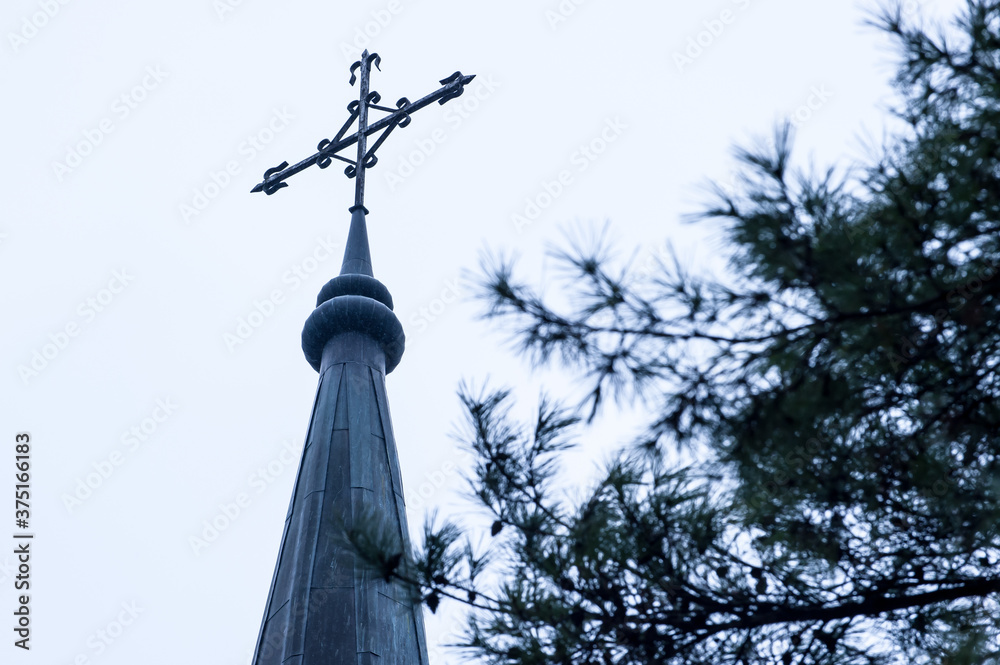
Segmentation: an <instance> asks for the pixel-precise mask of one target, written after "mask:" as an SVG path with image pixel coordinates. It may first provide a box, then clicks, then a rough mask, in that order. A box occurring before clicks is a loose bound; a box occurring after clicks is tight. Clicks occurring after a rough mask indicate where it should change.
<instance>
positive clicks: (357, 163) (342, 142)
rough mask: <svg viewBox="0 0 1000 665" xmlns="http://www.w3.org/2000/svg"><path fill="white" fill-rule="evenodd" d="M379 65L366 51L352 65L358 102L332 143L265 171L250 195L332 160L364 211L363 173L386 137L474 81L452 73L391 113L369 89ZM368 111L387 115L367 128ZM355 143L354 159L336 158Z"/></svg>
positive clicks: (275, 187)
mask: <svg viewBox="0 0 1000 665" xmlns="http://www.w3.org/2000/svg"><path fill="white" fill-rule="evenodd" d="M380 62H381V58H380V57H379V55H378V54H377V53H368V51H367V50H365V52H364V53H362V54H361V60H359V61H357V62H355V63H354V64H353V65H351V85H354V84H355V82H357V81H358V80H359V79H360V81H361V88H360V91H359V95H358V101H356V102H351V103H350V104H348V106H347V110H348V111H349V112H350V117H349V118H348V119H347V122H345V123H344V125H343V126H342V127H341V128H340V131H339V132H337V134H336V136H334V137H333V138H332V139H323V140H322V141H320V142H319V144H318V145H317V146H316V149H317V150H318V152H316V153H315V154H313V155H312V156H310V157H307V158H306V159H303V160H302V161H301V162H299V163H297V164H294V165H292V166H289V165H288V162H282V163H281V164H279V165H278V166H275V167H274V168H270V169H268V170H266V171H265V172H264V179H263V180H262V181H261V182H260V183H258V184H257V186H255V187H254V188H253V189H252V190H250V191H252V192H264V193H265V194H268V195H270V194H274V193H275V192H276V191H278V190H279V189H281V188H283V187H288V183H287V182H285V180H287V179H288V178H290V177H292V176H293V175H295V174H296V173H299V172H301V171H304V170H305V169H307V168H309V167H310V166H312V165H313V164H316V165H317V166H319V167H320V168H321V169H325V168H326V167H328V166H330V164H331V162H332V160H334V159H339V160H341V161H343V162H347V168H345V169H344V173H345V174H346V175H347V177H348V178H357V181H356V182H355V185H354V207H364V204H365V171H366V170H367V169H370V168H371V167H373V166H375V164H376V163H378V157H377V156H376V155H375V151H376V150H378V148H379V146H381V145H382V143H383V142H384V141H385V140H386V138H387V137H388V136H389V134H390V133H392V131H393V130H394V129H395V128H396V127H406V126H407V125H408V124H410V119H411V118H410V115H411V114H412V113H414V112H416V111H419V110H420V109H422V108H424V107H425V106H429V105H430V104H432V103H434V102H437V103H438V104H444V103H446V102H448V101H449V100H452V99H454V98H456V97H458V96H460V95H461V94H462V93H463V92H464V90H465V86H466V85H468V84H469V83H470V82H471V81H472V79H474V78H475V74H472V75H468V76H467V75H464V74H462V72H455V73H454V74H452V75H451V76H449V77H447V78H444V79H441V80H440V81H439V83H441V84H442V85H441V87H440V88H438V89H437V90H435V91H434V92H432V93H431V94H429V95H427V96H426V97H422V98H420V99H418V100H417V101H415V102H411V101H410V100H408V99H407V98H406V97H401V98H400V99H399V101H397V102H396V108H394V109H393V108H389V107H385V106H378V103H379V102H380V101H381V99H382V97H381V95H379V94H378V92H374V91H371V90H370V89H369V88H370V81H371V68H372V65H375V68H376V69H378V66H379V63H380ZM358 70H360V76H359V75H358ZM369 109H375V110H377V111H382V112H385V113H388V115H386V116H384V117H382V118H380V119H379V120H376V121H375V122H373V123H372V124H368V111H369ZM355 120H357V121H358V130H357V131H356V132H354V133H353V134H351V135H350V136H348V137H346V138H345V137H344V134H345V133H346V132H347V130H348V128H349V127H350V126H351V125H352V124H353V123H354V121H355ZM377 132H382V134H381V135H380V136H379V137H378V138H377V139H376V140H375V143H374V144H373V145H372V147H371V148H368V137H369V136H371V135H372V134H375V133H377ZM355 143H356V144H357V146H358V148H357V156H356V157H355V158H354V159H348V158H347V157H344V156H343V155H340V154H338V153H340V152H341V151H342V150H344V149H345V148H349V147H350V146H352V145H354V144H355Z"/></svg>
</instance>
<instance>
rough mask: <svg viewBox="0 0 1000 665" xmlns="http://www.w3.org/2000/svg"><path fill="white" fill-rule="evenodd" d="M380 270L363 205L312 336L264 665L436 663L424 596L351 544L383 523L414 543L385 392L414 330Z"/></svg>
mask: <svg viewBox="0 0 1000 665" xmlns="http://www.w3.org/2000/svg"><path fill="white" fill-rule="evenodd" d="M371 272H372V271H371V259H370V257H369V250H368V239H367V232H366V229H365V213H364V209H363V208H355V209H354V210H353V212H352V219H351V231H350V233H349V236H348V242H347V246H346V248H345V251H344V264H343V269H342V270H341V274H340V275H339V276H338V277H335V278H333V279H332V280H330V281H329V282H328V283H327V284H326V285H325V286H324V287H323V289H322V290H321V291H320V294H319V297H318V298H317V306H316V309H315V310H313V312H312V314H311V315H310V316H309V318H308V319H307V321H306V325H305V328H304V330H303V331H302V348H303V351H304V352H305V355H306V359H307V360H308V361H309V363H310V364H311V365H312V366H313V367H314V368H315V369H317V371H319V388H318V390H317V393H316V402H315V405H314V407H313V414H312V419H311V422H310V423H309V431H308V434H307V435H306V443H305V448H304V449H303V452H302V462H301V464H300V466H299V471H298V476H297V478H296V481H295V489H294V490H293V492H292V500H291V505H290V506H289V509H288V516H287V517H286V519H285V528H284V532H283V534H282V538H281V549H280V551H279V553H278V562H277V565H276V566H275V571H274V578H273V580H272V582H271V591H270V593H269V594H268V599H267V606H266V609H265V611H264V619H263V622H262V624H261V629H260V634H259V637H258V641H257V648H256V652H255V654H254V660H253V664H254V665H288V664H289V663H294V664H295V665H321V664H322V665H327V664H337V665H339V664H340V663H350V664H351V665H354V664H355V663H364V664H370V665H374V664H375V663H378V664H379V665H389V664H392V665H427V645H426V642H425V636H424V623H423V614H422V612H423V610H422V607H421V603H420V598H419V596H416V597H415V596H414V595H413V594H412V593H411V591H410V590H409V589H408V588H406V586H405V585H403V584H402V583H401V582H399V581H398V580H392V581H386V580H384V579H382V578H379V577H377V576H375V575H373V573H372V571H371V570H370V569H369V568H367V567H366V566H365V565H364V564H363V563H362V562H361V561H359V560H358V559H357V558H356V556H355V555H354V554H353V552H352V551H350V549H349V548H348V547H347V546H346V545H345V543H344V540H343V537H342V534H343V531H344V529H350V528H352V527H353V526H355V525H356V524H357V522H358V520H360V519H370V518H371V517H372V516H375V517H376V518H377V519H378V520H379V521H380V522H381V523H382V526H383V527H384V528H386V529H387V530H388V532H389V534H390V537H391V538H392V539H393V540H394V541H395V542H397V543H398V544H399V547H400V550H401V551H402V550H404V549H408V548H409V533H408V530H407V522H406V508H405V506H404V504H403V487H402V478H401V475H400V470H399V458H398V455H397V452H396V440H395V436H394V434H393V429H392V422H391V419H390V417H389V402H388V398H387V395H386V389H385V375H386V373H388V372H391V371H392V369H393V368H394V367H395V366H396V364H397V363H398V362H399V359H400V358H401V356H402V352H403V344H404V337H403V328H402V326H401V325H400V323H399V320H398V319H397V318H396V315H395V314H393V312H392V298H391V297H390V295H389V291H388V289H386V288H385V286H383V285H382V283H381V282H379V281H378V280H377V279H375V278H374V277H373V276H372V275H371Z"/></svg>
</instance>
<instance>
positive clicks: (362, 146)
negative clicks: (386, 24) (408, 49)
mask: <svg viewBox="0 0 1000 665" xmlns="http://www.w3.org/2000/svg"><path fill="white" fill-rule="evenodd" d="M373 61H374V62H375V63H376V67H377V66H378V54H376V55H375V56H374V57H372V56H369V54H368V49H365V51H364V53H362V54H361V92H360V95H359V105H358V160H357V162H356V164H357V175H356V176H355V177H356V178H357V180H356V181H355V182H354V207H362V208H363V207H364V206H365V171H366V170H367V167H366V164H365V157H366V154H365V153H366V152H367V151H368V135H367V134H366V133H365V132H366V131H367V130H368V101H369V100H368V88H369V87H370V85H371V73H372V62H373Z"/></svg>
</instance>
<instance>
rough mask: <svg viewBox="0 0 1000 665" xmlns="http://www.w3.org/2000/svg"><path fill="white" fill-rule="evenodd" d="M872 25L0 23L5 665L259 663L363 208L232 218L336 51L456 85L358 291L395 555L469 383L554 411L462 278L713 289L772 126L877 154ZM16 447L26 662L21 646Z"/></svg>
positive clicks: (706, 17)
mask: <svg viewBox="0 0 1000 665" xmlns="http://www.w3.org/2000/svg"><path fill="white" fill-rule="evenodd" d="M959 4H961V3H959V2H956V1H953V0H925V1H924V2H917V1H916V0H910V1H909V2H906V3H905V6H906V7H905V8H906V11H907V13H908V14H910V15H916V14H920V13H922V14H925V15H927V16H929V17H934V16H942V15H948V14H949V13H951V12H952V11H954V9H955V8H956V7H957V6H958V5H959ZM873 7H874V3H872V2H863V3H860V4H855V3H851V2H839V1H838V2H803V1H802V0H704V1H702V2H678V1H673V2H644V3H643V2H630V1H623V2H609V1H607V0H604V1H602V0H562V1H561V2H560V1H559V0H543V1H541V2H539V1H537V0H532V1H530V2H529V1H528V0H512V1H508V2H502V3H501V2H491V3H480V2H467V1H466V2H458V1H454V0H452V1H436V2H435V1H432V0H419V1H418V0H361V1H360V2H356V3H351V4H349V5H347V4H344V3H318V2H304V1H292V2H286V3H275V2H268V3H265V2H262V1H261V0H175V1H174V2H170V3H166V2H162V3H155V4H151V3H138V2H137V3H112V2H109V1H108V0H99V1H97V2H89V3H87V2H75V1H70V0H6V1H5V3H4V9H3V13H2V21H0V27H2V34H3V35H4V39H3V44H2V46H0V54H2V55H0V72H2V74H0V76H2V89H3V91H4V102H3V109H4V110H3V113H4V125H5V126H6V127H7V130H6V132H5V135H4V138H3V140H2V145H3V164H2V166H0V169H2V173H3V182H4V199H3V208H2V209H3V212H2V213H0V279H2V281H3V283H4V285H5V287H4V289H3V291H2V298H3V306H2V310H0V311H2V316H3V319H4V325H3V338H2V345H0V348H2V356H0V357H2V363H0V404H2V408H0V424H2V426H0V437H2V438H3V441H4V443H3V445H2V446H0V469H4V471H3V472H2V473H0V496H3V497H7V498H6V499H5V500H4V501H3V502H2V505H4V506H7V510H8V511H9V513H8V515H5V516H2V519H4V520H9V521H7V522H3V523H4V524H7V525H8V526H6V527H3V528H0V540H5V541H7V542H8V543H9V545H0V616H4V617H7V618H6V619H5V620H4V622H0V634H4V635H7V638H6V639H5V640H4V643H3V644H2V646H0V661H2V662H4V663H15V664H22V663H32V664H42V663H44V664H45V665H70V664H75V665H86V664H100V665H125V664H128V665H132V664H134V663H144V664H147V665H160V664H163V665H167V664H175V663H189V662H191V663H194V662H203V663H215V664H219V665H244V664H245V663H247V661H248V660H249V657H250V653H251V650H252V648H253V645H254V641H255V639H256V637H257V633H258V630H259V627H260V621H261V614H262V612H263V609H264V604H265V602H266V599H267V592H268V588H269V584H270V582H271V575H272V572H273V569H274V563H275V558H276V555H277V548H278V544H279V539H280V536H281V530H282V524H283V521H284V518H285V514H286V511H287V509H288V501H289V498H290V496H291V489H292V483H293V480H294V476H295V469H296V465H297V463H298V456H299V453H300V451H301V446H302V442H303V439H304V436H305V431H306V426H307V424H308V418H309V413H310V409H311V405H312V399H313V396H314V391H315V387H316V380H317V376H316V373H315V372H314V371H313V370H312V369H311V368H310V367H309V365H308V364H307V363H306V362H305V360H304V358H303V356H302V351H301V349H300V334H301V330H302V325H303V323H304V321H305V319H306V317H307V316H308V314H309V312H310V311H311V310H312V308H313V306H314V304H315V297H316V293H317V292H318V291H319V289H320V287H321V286H322V285H323V284H324V283H325V282H326V281H327V280H328V279H329V278H331V277H333V276H334V275H336V274H337V273H338V271H339V267H340V260H341V253H342V251H343V242H344V240H345V239H346V232H347V225H348V221H349V213H348V208H349V206H350V205H351V203H352V194H353V181H350V180H348V179H347V178H346V177H344V175H343V171H342V169H340V168H330V169H327V170H325V171H320V170H318V169H315V168H314V169H310V170H309V171H307V172H305V173H302V174H300V175H298V176H295V177H294V178H293V179H292V180H291V181H290V183H291V185H290V187H289V188H287V189H284V190H282V191H280V192H279V193H278V194H277V195H275V196H272V197H266V196H264V195H263V194H252V195H251V194H250V193H249V190H250V189H251V187H253V185H254V184H256V183H257V182H258V181H259V180H260V176H261V175H262V173H263V172H264V170H265V169H267V168H270V167H272V166H275V165H277V164H279V163H280V162H282V161H283V160H288V161H289V162H293V163H294V162H295V161H298V160H299V159H302V158H304V157H306V156H308V155H309V154H311V153H312V152H313V151H314V149H315V147H316V143H317V142H318V141H319V140H320V139H322V138H328V137H330V136H332V135H333V134H335V133H336V131H337V129H338V128H339V127H340V125H341V124H342V123H343V122H344V120H345V118H346V113H347V112H346V105H347V104H348V103H349V102H350V101H351V99H352V98H353V96H354V95H355V94H356V88H352V87H350V86H349V85H348V78H349V69H348V68H349V66H350V64H351V62H353V61H354V60H355V59H356V58H357V56H358V54H359V52H360V49H362V48H364V47H366V46H367V47H368V48H370V49H372V50H374V51H377V52H378V53H379V54H380V55H381V57H382V71H381V72H377V71H376V72H374V75H373V81H372V87H373V89H375V90H378V91H379V92H380V93H381V94H382V96H383V104H389V105H391V104H392V103H393V102H395V100H396V99H398V98H399V97H402V96H406V97H409V98H410V99H411V100H415V99H417V98H419V97H421V96H423V95H425V94H427V93H429V92H432V91H433V90H435V89H437V88H438V86H439V84H438V80H439V79H441V78H444V77H446V76H448V75H450V74H451V73H452V72H454V71H455V70H461V71H462V72H463V73H465V74H476V79H475V81H474V82H473V83H472V84H471V85H470V86H469V88H468V89H467V90H466V94H465V95H464V96H463V97H460V98H458V99H456V100H453V101H451V102H449V104H448V105H446V106H443V107H441V106H438V105H433V106H431V107H428V108H426V109H424V110H422V111H420V112H419V113H417V114H415V115H414V119H413V122H412V124H411V125H410V126H409V127H407V128H405V129H401V130H397V131H396V132H394V133H393V135H392V136H391V137H390V140H388V141H387V143H386V144H385V145H384V146H383V147H382V148H381V150H380V153H379V158H380V160H379V163H378V165H377V166H376V167H375V168H374V169H373V170H371V171H370V172H369V173H368V196H367V206H368V208H369V210H370V211H371V214H370V215H369V218H368V222H369V231H370V238H371V248H372V256H373V263H374V270H375V276H376V277H377V278H379V279H380V280H381V281H382V282H383V283H384V284H386V285H387V286H388V287H389V289H390V291H391V292H392V294H393V298H394V300H395V303H396V312H397V314H398V315H399V318H400V320H401V321H402V323H403V325H404V328H405V331H406V335H407V350H406V352H405V354H404V356H403V359H402V362H401V364H400V365H399V367H398V369H397V370H396V371H394V372H393V373H392V374H391V375H390V376H389V378H388V391H389V400H390V404H391V408H392V416H393V420H394V425H395V433H396V439H397V445H398V447H399V455H400V460H401V465H402V473H403V481H404V487H405V490H406V494H407V504H408V505H407V508H408V513H409V519H410V527H411V531H416V530H417V529H419V528H420V526H421V525H422V523H423V519H424V515H425V513H426V512H427V511H428V510H429V509H431V508H433V507H435V506H437V507H444V508H445V509H446V510H449V512H450V513H451V514H453V515H454V514H458V511H459V510H460V508H458V507H459V506H462V505H463V504H462V502H461V501H459V500H456V499H455V490H457V489H461V488H462V487H463V482H462V478H461V469H462V467H463V464H462V460H463V457H462V455H461V453H460V451H459V449H458V447H457V445H456V443H455V442H454V440H453V439H452V438H450V437H449V433H450V432H452V431H453V430H454V426H455V423H456V422H458V421H459V419H460V415H461V413H460V410H459V405H458V401H457V399H456V397H455V391H456V388H457V386H458V384H459V382H460V381H462V380H463V379H466V380H469V381H473V382H475V383H477V384H482V383H483V382H484V381H485V380H486V379H487V377H489V378H490V381H491V383H492V384H494V385H511V386H514V387H516V388H517V395H518V398H519V402H520V403H521V404H522V405H524V406H525V407H526V408H529V407H531V406H532V404H533V403H534V402H535V401H536V400H537V397H538V392H539V389H540V386H541V385H542V384H545V385H548V386H551V388H552V391H553V392H556V393H557V394H559V393H560V392H562V391H564V390H566V387H567V385H568V384H567V380H566V379H565V378H564V377H560V376H546V375H544V374H542V373H538V372H532V371H531V368H530V367H528V366H527V364H526V362H525V361H523V360H522V359H519V358H517V357H516V355H515V354H514V353H512V351H511V350H510V349H509V348H508V347H507V346H506V345H505V343H504V339H505V338H504V337H503V336H501V335H499V334H497V333H496V332H495V331H494V330H493V329H492V327H491V326H488V325H486V324H483V323H482V322H480V321H478V320H477V312H478V311H479V308H478V306H477V305H476V303H475V302H472V301H470V300H469V299H468V296H469V294H470V289H469V286H468V283H467V281H465V280H463V271H466V270H469V269H473V270H474V269H475V266H476V264H477V262H478V258H477V257H478V256H479V254H480V252H482V251H483V250H484V249H485V248H492V249H494V250H499V251H505V252H516V253H518V254H520V255H521V256H522V262H523V265H524V268H525V274H526V275H528V276H531V277H533V278H540V279H544V278H545V277H546V275H547V274H548V273H547V270H548V267H547V266H550V262H549V263H547V262H546V260H545V258H544V250H545V248H546V246H547V245H549V244H551V243H558V242H559V240H560V238H561V237H562V233H563V232H564V231H565V230H566V229H568V228H569V229H572V228H579V227H580V225H583V226H584V227H586V225H588V224H589V225H593V226H596V227H599V226H600V225H601V224H603V223H604V222H605V221H608V222H609V223H610V224H611V227H610V228H611V229H612V231H613V235H614V236H615V237H616V238H617V241H618V245H619V247H621V248H622V250H623V252H624V253H625V254H628V253H629V252H630V251H631V250H633V249H634V248H636V247H639V246H641V249H640V250H639V253H638V255H637V258H636V261H637V262H639V265H640V267H641V266H645V265H651V263H650V262H651V261H652V257H654V256H656V255H657V254H658V253H659V252H662V251H663V248H664V247H665V244H666V243H667V242H668V241H669V242H671V243H673V244H674V245H675V246H677V247H679V248H681V249H682V256H683V258H684V260H685V262H686V263H687V265H689V266H690V267H692V268H696V269H704V268H705V267H706V266H708V267H713V266H716V265H718V263H719V260H720V258H719V257H720V256H721V252H722V249H723V245H722V243H721V241H720V234H719V232H718V229H717V228H712V227H711V226H710V225H706V224H701V225H690V224H682V223H680V219H681V218H682V216H683V215H684V214H685V213H690V212H692V211H694V210H697V209H698V207H699V205H700V204H701V203H702V202H703V201H704V200H705V195H704V190H703V187H702V186H703V185H704V183H705V182H707V181H708V180H709V179H715V180H718V181H721V182H723V183H726V182H729V180H730V179H731V174H732V169H733V166H734V164H733V160H732V156H731V155H732V153H731V148H732V146H733V145H734V144H746V143H747V141H749V140H751V139H752V138H754V137H759V136H767V135H769V134H770V133H771V130H772V128H773V126H774V124H775V123H776V122H778V121H780V120H781V119H782V118H793V119H794V120H795V122H796V124H797V126H798V132H797V134H798V140H797V144H796V145H797V150H796V158H797V160H798V163H799V164H800V165H803V166H805V165H808V164H810V163H816V164H820V165H825V164H829V163H832V162H837V163H842V164H845V163H847V161H846V160H851V159H857V158H859V157H861V156H862V155H863V154H864V149H863V146H864V144H865V137H866V136H874V137H876V138H877V137H879V136H881V134H882V131H883V128H884V127H885V123H886V117H887V113H886V109H887V107H888V105H889V103H890V102H891V100H892V96H891V89H890V87H889V80H890V78H891V75H892V73H893V71H894V67H893V62H894V57H893V53H892V52H891V51H889V50H887V49H886V45H887V41H886V39H885V38H884V37H883V36H882V35H880V34H878V33H876V32H875V31H874V30H872V29H870V28H865V27H863V26H862V21H863V20H864V18H865V10H866V9H871V8H873ZM616 423H617V421H616V420H615V419H614V418H611V417H608V418H605V419H604V420H603V421H602V422H600V423H599V425H598V432H599V433H600V436H597V437H591V439H590V442H589V443H588V444H587V445H586V446H584V448H582V449H581V450H580V451H579V452H578V453H577V454H576V455H577V456H576V458H575V459H576V460H578V461H579V463H577V464H575V465H574V471H573V472H574V473H575V474H576V476H577V477H578V478H579V482H580V483H582V484H585V483H586V481H587V479H588V478H590V477H592V475H593V471H594V468H595V465H596V464H598V463H599V462H600V460H601V459H602V455H603V452H602V451H604V450H607V449H610V448H614V447H615V445H616V444H617V443H620V442H622V441H624V439H625V438H627V435H628V432H627V431H626V430H627V428H624V427H620V426H617V424H616ZM19 432H28V433H30V435H31V438H32V448H31V460H30V462H31V480H30V483H31V500H30V504H31V508H30V511H31V514H30V528H29V531H30V532H32V533H34V534H36V535H35V540H34V541H33V543H32V545H31V548H32V550H31V551H32V558H31V579H30V584H31V589H30V592H31V601H30V608H31V627H32V633H31V642H30V644H31V647H32V649H31V651H30V652H24V651H22V650H20V649H17V648H15V647H14V646H13V641H14V638H13V633H12V630H11V629H12V628H13V623H14V620H13V618H12V612H13V611H14V610H15V609H16V603H15V600H16V596H17V595H18V594H17V593H15V590H14V582H15V579H14V575H16V571H15V569H14V566H15V563H16V562H15V557H14V555H13V554H12V552H13V548H14V539H13V538H12V536H13V534H14V533H15V531H18V532H20V530H18V529H16V528H15V527H14V517H15V516H14V515H13V506H12V505H11V504H12V503H13V501H12V496H11V495H12V494H13V492H14V484H15V481H14V462H15V460H14V454H15V453H14V443H15V442H14V437H15V435H16V434H17V433H19ZM240 497H242V498H241V499H240V503H241V504H242V505H241V506H236V508H238V514H237V510H236V509H234V507H233V504H234V503H236V502H237V499H238V498H240ZM448 506H451V508H448ZM213 522H215V523H216V524H217V525H223V528H221V529H216V530H214V531H213V530H212V529H211V528H208V529H207V528H206V525H207V524H211V523H213ZM456 625H457V624H456V622H455V614H454V613H453V612H451V611H450V610H449V609H448V606H447V604H446V605H445V606H443V607H442V611H441V614H440V615H439V616H437V617H429V620H428V642H429V645H430V647H431V658H432V662H433V663H435V664H436V665H441V664H444V663H459V662H461V661H460V659H459V658H458V657H457V656H456V655H454V654H449V653H448V652H447V651H441V650H440V649H438V648H437V647H436V645H437V644H439V643H440V642H442V641H448V639H450V638H449V635H448V633H449V631H450V630H454V629H455V628H456Z"/></svg>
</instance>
